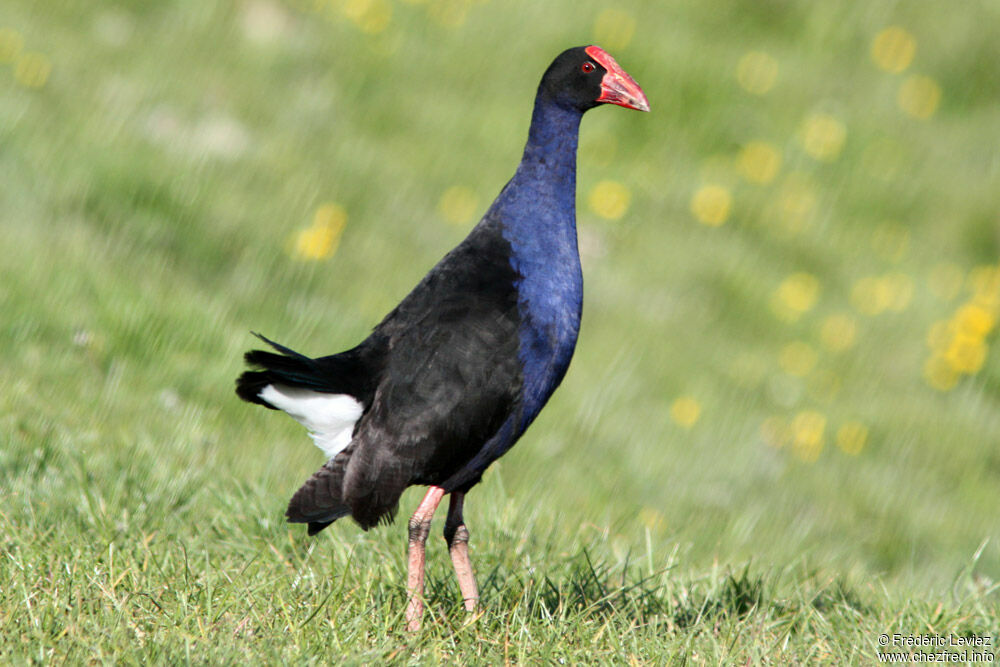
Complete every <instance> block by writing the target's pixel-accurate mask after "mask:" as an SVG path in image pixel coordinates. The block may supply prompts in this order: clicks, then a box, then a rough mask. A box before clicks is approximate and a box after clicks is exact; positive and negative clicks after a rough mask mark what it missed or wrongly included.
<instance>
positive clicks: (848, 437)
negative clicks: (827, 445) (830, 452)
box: [837, 422, 868, 456]
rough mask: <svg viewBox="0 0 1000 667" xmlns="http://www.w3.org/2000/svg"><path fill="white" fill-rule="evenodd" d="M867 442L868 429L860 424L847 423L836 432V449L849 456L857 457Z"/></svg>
mask: <svg viewBox="0 0 1000 667" xmlns="http://www.w3.org/2000/svg"><path fill="white" fill-rule="evenodd" d="M867 441H868V427H867V426H865V425H864V424H862V423H861V422H847V423H846V424H844V425H843V426H841V427H840V428H839V429H838V430H837V447H840V449H841V451H843V452H844V453H845V454H850V455H851V456H857V455H858V454H860V453H861V450H862V449H864V447H865V443H866V442H867Z"/></svg>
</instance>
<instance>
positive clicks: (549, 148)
mask: <svg viewBox="0 0 1000 667" xmlns="http://www.w3.org/2000/svg"><path fill="white" fill-rule="evenodd" d="M582 117H583V113H582V112H581V111H577V110H575V109H565V108H563V107H561V106H559V105H557V104H555V103H553V102H552V101H551V100H548V99H545V98H544V97H542V96H539V97H538V98H536V99H535V109H534V112H533V113H532V115H531V128H530V129H529V130H528V143H527V145H525V147H524V155H523V156H522V157H521V164H520V165H519V166H518V168H517V173H516V174H515V175H514V181H515V182H520V183H521V184H523V185H524V186H527V187H534V188H536V189H539V190H540V192H539V193H538V194H544V195H548V196H550V197H554V198H555V199H556V200H557V201H558V203H559V205H561V206H562V207H564V208H565V210H568V211H569V212H571V213H573V212H574V211H575V208H576V147H577V140H578V138H579V135H580V119H581V118H582Z"/></svg>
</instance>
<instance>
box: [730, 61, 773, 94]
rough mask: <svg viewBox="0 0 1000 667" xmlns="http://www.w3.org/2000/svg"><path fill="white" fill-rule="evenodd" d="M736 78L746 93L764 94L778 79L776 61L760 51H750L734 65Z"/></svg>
mask: <svg viewBox="0 0 1000 667" xmlns="http://www.w3.org/2000/svg"><path fill="white" fill-rule="evenodd" d="M736 80H737V81H738V82H739V84H740V86H742V88H743V90H745V91H747V92H748V93H752V94H754V95H764V94H766V93H767V92H768V91H769V90H771V88H773V87H774V83H775V81H777V80H778V61H777V60H775V59H774V58H773V57H771V56H770V55H768V54H766V53H764V52H762V51H750V52H749V53H747V54H745V55H744V56H743V57H742V58H740V62H739V63H738V64H737V65H736Z"/></svg>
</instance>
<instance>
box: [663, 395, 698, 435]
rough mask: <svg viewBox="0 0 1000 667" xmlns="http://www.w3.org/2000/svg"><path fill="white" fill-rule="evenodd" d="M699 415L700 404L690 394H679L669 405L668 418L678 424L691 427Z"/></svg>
mask: <svg viewBox="0 0 1000 667" xmlns="http://www.w3.org/2000/svg"><path fill="white" fill-rule="evenodd" d="M700 417H701V404H700V403H699V402H698V401H697V400H695V399H694V398H692V397H690V396H681V397H680V398H678V399H677V400H675V401H674V402H673V404H672V405H671V406H670V418H671V419H673V420H674V422H675V423H676V424H677V425H678V426H682V427H684V428H691V427H692V426H694V425H695V423H697V421H698V419H699V418H700Z"/></svg>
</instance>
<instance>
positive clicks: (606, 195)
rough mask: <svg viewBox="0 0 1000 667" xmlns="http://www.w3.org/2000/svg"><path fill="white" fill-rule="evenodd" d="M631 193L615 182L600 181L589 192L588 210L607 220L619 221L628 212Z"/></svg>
mask: <svg viewBox="0 0 1000 667" xmlns="http://www.w3.org/2000/svg"><path fill="white" fill-rule="evenodd" d="M631 200H632V193H631V192H630V191H629V189H628V188H627V187H625V186H624V185H622V184H621V183H618V182H617V181H601V182H600V183H598V184H597V185H595V186H594V189H593V190H591V191H590V196H589V197H588V198H587V203H589V204H590V210H592V211H593V212H594V213H596V214H597V215H599V216H601V217H602V218H605V219H607V220H619V219H621V217H622V216H623V215H625V213H626V212H627V211H628V206H629V203H631Z"/></svg>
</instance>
